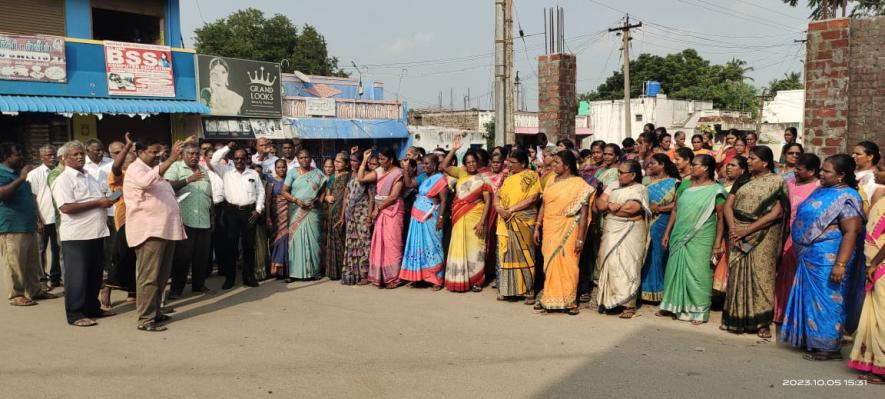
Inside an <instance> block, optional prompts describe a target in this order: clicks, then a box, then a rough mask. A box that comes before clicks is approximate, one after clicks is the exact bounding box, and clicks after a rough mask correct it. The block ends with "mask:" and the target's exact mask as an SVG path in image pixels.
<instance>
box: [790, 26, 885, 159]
mask: <svg viewBox="0 0 885 399" xmlns="http://www.w3.org/2000/svg"><path fill="white" fill-rule="evenodd" d="M882 43H885V17H875V18H864V19H847V18H840V19H829V20H824V21H816V22H812V23H810V24H809V25H808V41H807V42H806V60H805V90H806V92H805V121H804V125H805V135H804V136H805V146H806V147H807V148H808V149H809V150H810V151H813V152H816V153H818V154H821V155H824V156H826V155H832V154H836V153H844V152H849V151H850V150H851V145H853V144H855V143H857V142H859V141H862V140H873V141H877V142H878V143H879V145H880V146H883V145H885V133H883V132H882V131H881V123H882V118H883V116H885V113H883V112H882V108H883V104H885V65H883V62H885V49H883V47H882Z"/></svg>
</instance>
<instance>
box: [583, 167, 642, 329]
mask: <svg viewBox="0 0 885 399" xmlns="http://www.w3.org/2000/svg"><path fill="white" fill-rule="evenodd" d="M596 210H597V211H598V212H599V213H600V214H603V215H604V216H605V222H604V223H603V224H602V240H601V242H600V244H599V261H598V262H597V265H598V266H597V267H598V269H599V285H598V286H599V294H598V298H597V303H598V304H599V306H600V311H611V310H614V309H617V308H623V309H622V311H621V313H620V317H621V318H622V319H631V318H633V316H635V315H636V299H637V294H638V293H639V284H640V281H641V278H640V273H641V272H642V264H643V263H644V262H645V254H646V250H647V249H648V219H647V216H648V215H649V214H650V210H649V203H648V190H647V189H646V188H645V186H643V185H642V167H641V166H640V165H639V163H638V162H636V161H625V162H622V163H621V164H620V165H619V166H618V181H617V184H612V185H610V186H608V187H606V189H605V191H604V192H603V193H602V195H601V196H599V198H598V199H597V200H596Z"/></svg>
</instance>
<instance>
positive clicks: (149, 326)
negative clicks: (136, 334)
mask: <svg viewBox="0 0 885 399" xmlns="http://www.w3.org/2000/svg"><path fill="white" fill-rule="evenodd" d="M138 329H139V330H140V331H148V332H162V331H166V327H165V326H161V325H159V324H157V323H156V322H152V323H145V324H142V325H139V326H138Z"/></svg>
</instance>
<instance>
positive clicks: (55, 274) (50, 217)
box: [28, 144, 61, 288]
mask: <svg viewBox="0 0 885 399" xmlns="http://www.w3.org/2000/svg"><path fill="white" fill-rule="evenodd" d="M56 165H58V160H57V158H56V149H55V147H53V146H51V145H48V144H47V145H44V146H43V147H40V166H38V167H37V168H35V169H34V170H32V171H31V172H30V173H28V183H31V192H32V193H33V194H34V197H35V198H36V200H37V216H38V217H39V218H40V220H41V221H42V222H43V232H42V233H41V234H40V260H41V261H42V262H43V274H44V276H45V277H44V279H48V282H49V287H50V288H53V287H58V286H60V285H61V263H60V262H59V257H58V255H59V253H58V250H59V249H58V231H57V230H56V228H55V226H56V225H55V206H54V205H53V204H52V191H51V190H50V189H49V179H48V178H49V172H50V171H51V170H52V169H54V168H55V167H56ZM38 233H39V231H38ZM47 251H48V253H47Z"/></svg>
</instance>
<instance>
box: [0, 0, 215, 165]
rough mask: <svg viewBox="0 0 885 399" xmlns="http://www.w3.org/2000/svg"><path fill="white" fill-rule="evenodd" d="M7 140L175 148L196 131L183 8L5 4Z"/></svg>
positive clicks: (0, 60)
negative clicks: (127, 136)
mask: <svg viewBox="0 0 885 399" xmlns="http://www.w3.org/2000/svg"><path fill="white" fill-rule="evenodd" d="M0 8H2V9H3V10H4V12H3V13H2V14H0V26H2V27H3V28H2V31H3V34H0V126H3V127H4V128H3V129H2V130H0V140H2V141H17V142H21V143H24V144H25V145H26V146H27V148H28V150H29V153H30V155H31V156H32V157H33V156H35V155H36V151H35V150H36V148H38V147H39V146H41V145H43V144H46V143H52V144H60V143H63V142H64V141H67V140H70V139H78V140H88V139H90V138H98V139H101V140H102V141H103V142H105V143H108V142H110V141H113V140H119V139H120V138H121V137H122V135H123V133H125V132H127V131H128V132H131V133H132V134H133V135H134V137H136V138H137V139H144V138H148V137H150V138H156V139H159V140H161V141H163V142H171V141H172V140H173V139H174V138H180V137H185V136H187V135H189V134H193V133H195V132H197V131H199V127H200V117H199V114H202V113H206V112H208V108H207V107H206V106H204V105H202V104H201V103H200V102H199V101H198V97H197V85H196V80H195V65H194V64H195V57H194V52H193V50H190V49H184V48H181V46H182V42H181V30H180V26H179V2H178V0H144V1H122V0H92V1H89V0H35V1H28V2H21V1H10V0H0Z"/></svg>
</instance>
